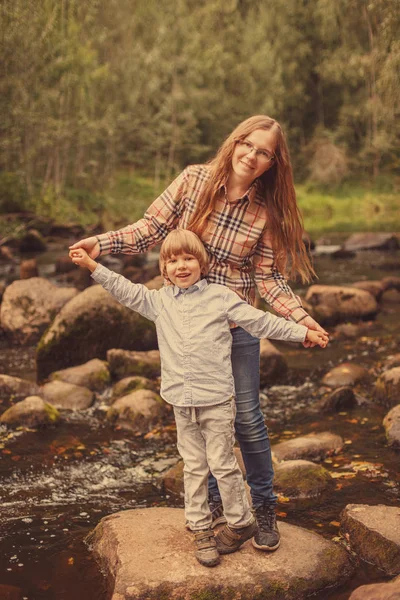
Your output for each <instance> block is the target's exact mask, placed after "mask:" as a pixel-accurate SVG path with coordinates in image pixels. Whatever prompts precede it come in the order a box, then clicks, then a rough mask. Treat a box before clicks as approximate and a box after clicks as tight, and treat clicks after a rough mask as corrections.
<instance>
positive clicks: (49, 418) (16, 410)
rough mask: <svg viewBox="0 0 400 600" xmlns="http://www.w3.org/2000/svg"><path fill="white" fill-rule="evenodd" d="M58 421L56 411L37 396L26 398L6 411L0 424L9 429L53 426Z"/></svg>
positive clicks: (58, 416)
mask: <svg viewBox="0 0 400 600" xmlns="http://www.w3.org/2000/svg"><path fill="white" fill-rule="evenodd" d="M59 420H60V413H59V412H58V410H57V409H56V408H54V406H52V405H51V404H48V403H47V402H45V401H44V400H43V399H42V398H40V397H39V396H28V398H25V400H21V402H17V403H16V404H14V406H11V407H10V408H9V409H7V410H6V411H5V412H4V413H3V414H2V415H1V417H0V423H3V424H4V425H9V426H11V427H19V426H25V427H43V426H46V425H54V424H55V423H57V422H58V421H59Z"/></svg>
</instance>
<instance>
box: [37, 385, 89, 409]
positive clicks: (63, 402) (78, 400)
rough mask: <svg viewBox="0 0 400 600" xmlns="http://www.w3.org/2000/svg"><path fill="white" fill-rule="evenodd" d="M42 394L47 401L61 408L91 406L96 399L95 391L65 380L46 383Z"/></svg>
mask: <svg viewBox="0 0 400 600" xmlns="http://www.w3.org/2000/svg"><path fill="white" fill-rule="evenodd" d="M42 395H43V398H44V399H45V401H46V402H48V403H49V404H51V405H52V406H55V407H56V408H58V409H60V410H80V409H83V408H89V406H91V405H92V404H93V401H94V393H93V392H92V391H91V390H88V388H86V387H82V386H80V385H74V384H73V383H67V382H65V381H50V382H49V383H45V384H44V386H43V388H42Z"/></svg>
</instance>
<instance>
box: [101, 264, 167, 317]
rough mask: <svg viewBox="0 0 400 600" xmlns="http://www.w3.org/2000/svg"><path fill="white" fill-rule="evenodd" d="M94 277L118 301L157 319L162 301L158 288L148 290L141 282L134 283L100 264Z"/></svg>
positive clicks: (145, 315) (143, 314) (144, 315)
mask: <svg viewBox="0 0 400 600" xmlns="http://www.w3.org/2000/svg"><path fill="white" fill-rule="evenodd" d="M92 277H93V279H94V280H95V281H96V283H99V284H100V285H101V286H102V287H103V288H104V289H105V290H107V292H109V293H110V294H111V295H112V296H113V297H114V298H115V299H116V300H118V302H120V303H121V304H123V305H124V306H127V307H128V308H130V309H131V310H134V311H136V312H138V313H140V314H141V315H142V316H143V317H146V319H149V320H150V321H155V320H156V319H157V317H158V315H159V314H160V312H161V308H162V302H161V298H160V292H159V291H158V290H148V289H147V288H146V286H144V285H142V284H141V283H132V281H129V279H126V278H125V277H123V276H122V275H118V273H114V272H113V271H110V270H109V269H107V267H105V266H104V265H100V264H98V265H97V267H96V269H95V270H94V271H93V273H92Z"/></svg>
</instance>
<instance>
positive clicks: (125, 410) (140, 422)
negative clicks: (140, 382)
mask: <svg viewBox="0 0 400 600" xmlns="http://www.w3.org/2000/svg"><path fill="white" fill-rule="evenodd" d="M167 410H168V409H167V406H166V403H165V402H164V401H163V400H162V399H161V398H160V396H158V394H155V393H154V392H152V391H151V390H137V391H135V392H131V393H130V394H127V395H126V396H122V398H118V400H116V401H115V402H114V403H113V404H112V406H111V407H110V408H109V410H108V412H107V419H108V420H110V421H111V422H113V423H114V424H118V425H119V426H120V427H124V428H126V429H130V430H133V431H140V432H146V431H149V430H150V429H151V428H152V427H153V426H154V425H155V424H156V423H157V422H160V420H161V419H162V417H163V416H164V415H165V414H166V412H167Z"/></svg>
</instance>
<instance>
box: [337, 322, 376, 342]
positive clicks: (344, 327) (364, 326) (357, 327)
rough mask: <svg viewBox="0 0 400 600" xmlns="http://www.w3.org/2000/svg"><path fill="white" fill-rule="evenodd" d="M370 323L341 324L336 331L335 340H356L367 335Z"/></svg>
mask: <svg viewBox="0 0 400 600" xmlns="http://www.w3.org/2000/svg"><path fill="white" fill-rule="evenodd" d="M369 328H370V323H365V322H364V321H361V322H359V323H340V324H339V325H336V327H335V329H334V335H335V338H336V337H337V338H349V339H355V338H358V337H360V336H361V335H364V334H365V333H367V331H368V329H369Z"/></svg>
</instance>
